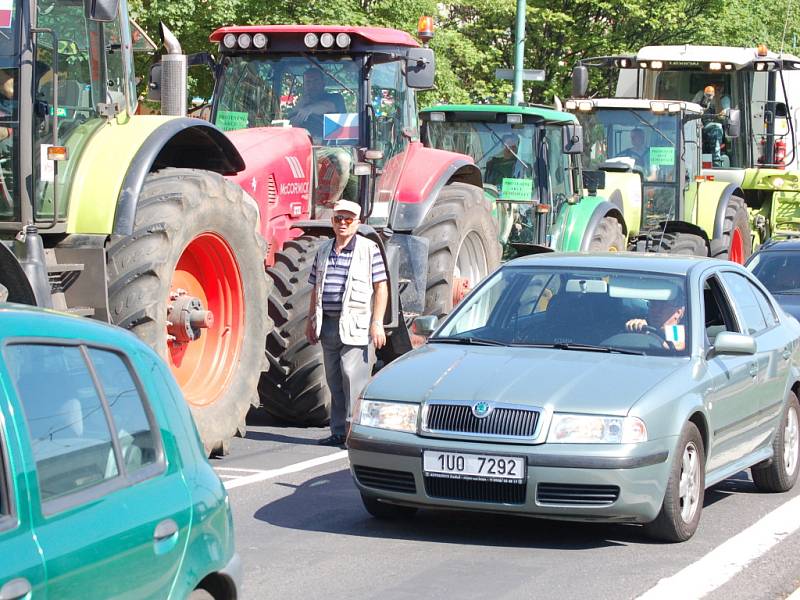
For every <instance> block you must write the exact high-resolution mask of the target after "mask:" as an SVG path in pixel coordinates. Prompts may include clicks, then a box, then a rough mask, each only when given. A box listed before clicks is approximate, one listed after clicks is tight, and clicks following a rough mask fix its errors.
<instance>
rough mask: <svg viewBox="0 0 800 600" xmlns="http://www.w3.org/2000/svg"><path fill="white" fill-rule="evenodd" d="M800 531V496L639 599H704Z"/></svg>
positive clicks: (664, 580) (661, 582) (666, 579)
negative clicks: (799, 529) (751, 563)
mask: <svg viewBox="0 0 800 600" xmlns="http://www.w3.org/2000/svg"><path fill="white" fill-rule="evenodd" d="M798 528H800V496H796V497H794V498H792V499H791V500H789V501H788V502H786V503H785V504H782V505H781V506H779V507H778V508H776V509H775V510H773V511H772V512H771V513H769V514H767V515H766V516H764V517H762V518H761V519H760V520H759V521H757V522H756V523H754V524H753V525H751V526H750V527H748V528H747V529H745V530H744V531H742V532H741V533H738V534H737V535H735V536H733V537H732V538H730V539H729V540H727V541H725V542H723V543H722V544H720V545H719V546H717V547H716V548H714V549H713V550H712V551H711V552H709V553H708V554H706V555H705V556H704V557H702V558H701V559H699V560H698V561H697V562H695V563H694V564H692V565H689V566H688V567H686V568H685V569H683V570H681V571H678V572H677V573H676V574H675V575H672V576H671V577H665V578H664V579H662V580H661V581H659V582H658V583H657V584H656V585H655V586H654V587H652V588H650V589H649V590H648V591H647V592H645V593H644V594H642V595H641V596H639V598H638V599H637V600H658V599H662V598H664V599H669V600H672V599H674V598H681V600H690V599H692V598H702V597H703V596H705V595H706V594H708V593H710V592H712V591H714V590H715V589H717V588H718V587H720V586H721V585H722V584H723V583H725V582H726V581H728V580H729V579H731V578H732V577H733V576H734V575H736V574H737V573H738V572H739V571H741V570H742V569H744V568H745V567H746V566H747V565H748V564H749V563H750V562H752V561H753V560H755V559H756V558H758V557H759V556H761V555H762V554H764V553H765V552H767V551H768V550H769V549H770V548H772V547H773V546H775V544H777V543H779V542H781V541H782V540H783V539H784V538H786V537H787V536H789V535H791V534H792V533H794V532H795V531H797V529H798ZM794 595H798V596H800V594H796V593H795V594H793V596H792V598H793V600H794Z"/></svg>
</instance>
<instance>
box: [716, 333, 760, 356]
mask: <svg viewBox="0 0 800 600" xmlns="http://www.w3.org/2000/svg"><path fill="white" fill-rule="evenodd" d="M713 351H714V354H755V353H756V341H755V340H754V339H753V336H751V335H744V334H743V333H735V332H733V331H721V332H719V333H718V334H717V337H716V338H714V348H713Z"/></svg>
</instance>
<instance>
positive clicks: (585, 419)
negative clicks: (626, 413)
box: [547, 413, 647, 444]
mask: <svg viewBox="0 0 800 600" xmlns="http://www.w3.org/2000/svg"><path fill="white" fill-rule="evenodd" d="M646 441H647V427H645V424H644V421H642V420H641V419H640V418H639V417H600V416H596V415H570V414H565V413H555V414H554V415H553V421H552V423H550V432H549V433H548V434H547V442H548V443H550V444H636V443H639V442H646Z"/></svg>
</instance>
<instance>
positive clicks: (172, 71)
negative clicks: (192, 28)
mask: <svg viewBox="0 0 800 600" xmlns="http://www.w3.org/2000/svg"><path fill="white" fill-rule="evenodd" d="M160 31H161V41H162V42H163V43H164V47H165V48H166V49H167V54H164V55H163V56H162V57H161V85H160V87H161V114H162V115H171V116H176V117H185V116H186V108H187V102H188V98H187V94H188V90H187V87H188V86H187V77H188V73H187V69H188V66H187V65H188V63H187V57H186V55H185V54H183V50H182V49H181V44H180V42H179V41H178V38H176V37H175V34H173V33H172V32H171V31H170V30H169V28H168V27H167V26H166V25H164V23H163V22H162V23H161V26H160Z"/></svg>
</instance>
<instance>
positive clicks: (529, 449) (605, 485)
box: [348, 425, 677, 523]
mask: <svg viewBox="0 0 800 600" xmlns="http://www.w3.org/2000/svg"><path fill="white" fill-rule="evenodd" d="M676 443H677V438H676V437H669V438H662V439H658V440H653V441H649V442H645V443H643V444H540V445H520V444H500V443H487V442H475V441H462V440H452V439H447V440H445V439H438V438H428V437H421V436H418V435H416V434H411V433H402V432H396V431H386V430H383V429H375V428H372V427H364V426H361V425H353V426H352V429H351V431H350V436H349V438H348V450H349V456H350V468H351V471H352V473H353V478H354V479H355V482H356V486H357V487H358V488H359V490H360V491H361V492H362V493H363V494H365V495H368V496H372V497H375V498H379V499H381V500H385V501H389V502H392V503H396V504H403V505H408V506H424V507H433V508H435V507H438V508H451V509H460V510H480V511H486V512H503V513H516V514H525V515H531V516H537V517H548V518H554V519H565V520H580V521H618V522H632V523H646V522H649V521H652V520H653V519H655V518H656V516H657V515H658V512H659V511H660V510H661V504H662V502H663V499H664V493H665V490H666V485H667V480H668V479H669V466H670V462H671V461H670V455H671V454H672V451H673V449H674V447H675V444H676ZM424 450H442V451H447V452H464V453H472V454H495V455H501V456H519V457H523V458H524V459H525V460H526V464H527V476H526V479H525V484H524V489H523V490H520V493H519V494H518V496H519V497H518V499H517V500H514V501H510V502H509V501H507V500H504V498H507V495H506V494H505V491H504V490H499V488H497V487H495V488H493V489H497V490H499V493H498V497H497V498H496V499H492V500H482V501H475V500H464V499H456V498H454V496H459V493H458V492H456V493H455V494H454V493H453V492H452V490H453V489H458V488H459V486H461V485H462V481H461V480H456V481H455V482H453V483H452V485H451V484H447V485H446V487H447V488H448V489H449V491H448V492H446V495H448V497H443V496H442V492H441V489H442V486H441V485H437V482H434V481H432V479H431V478H426V476H425V474H424V473H423V468H422V453H423V451H424ZM364 467H366V469H364ZM368 469H379V470H385V471H391V472H395V473H397V474H398V475H392V474H390V473H386V474H382V473H380V472H378V471H374V472H372V471H371V473H374V474H375V476H374V477H366V476H365V475H364V473H365V472H366V471H367V470H368ZM359 474H360V475H361V476H360V477H359ZM384 475H385V477H384ZM392 477H395V478H397V480H396V481H395V482H394V483H393V480H392ZM412 478H413V483H412ZM384 481H385V482H388V483H385V482H384ZM450 481H451V482H452V480H450ZM397 482H401V484H402V485H401V484H398V483H397ZM438 483H441V482H438ZM463 485H465V486H472V485H473V484H471V483H464V484H463ZM476 485H482V484H476ZM492 485H494V486H500V487H502V486H503V484H502V483H497V484H492ZM484 487H487V486H484ZM488 487H491V485H490V486H488ZM400 488H402V489H403V491H398V489H400ZM554 490H555V491H556V492H557V493H555V495H554V494H553V492H554ZM613 490H616V493H615V494H612V491H613ZM600 492H602V493H600Z"/></svg>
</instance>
